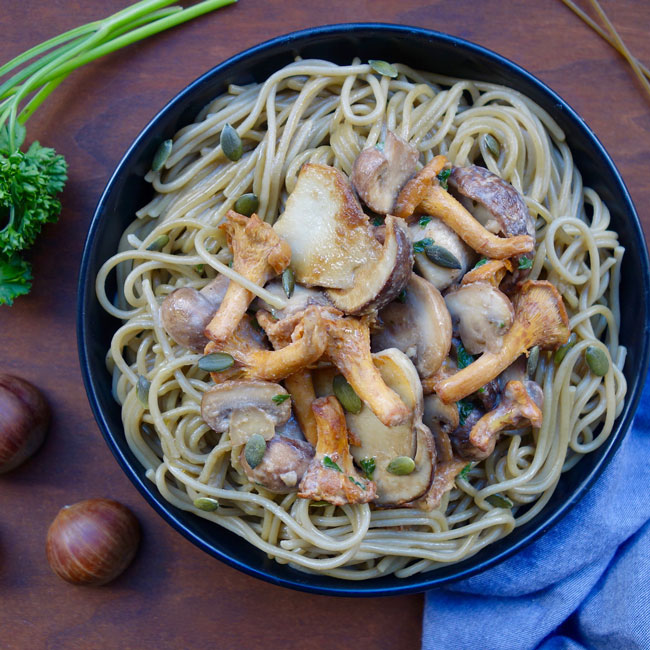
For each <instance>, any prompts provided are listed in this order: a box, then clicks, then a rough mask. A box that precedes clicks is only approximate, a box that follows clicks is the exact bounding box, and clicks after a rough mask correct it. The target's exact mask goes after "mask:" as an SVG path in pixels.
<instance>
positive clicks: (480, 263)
mask: <svg viewBox="0 0 650 650" xmlns="http://www.w3.org/2000/svg"><path fill="white" fill-rule="evenodd" d="M483 264H487V258H486V257H482V258H481V259H480V260H479V261H478V262H476V264H474V268H475V269H477V268H478V267H479V266H483Z"/></svg>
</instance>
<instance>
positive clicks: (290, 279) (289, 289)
mask: <svg viewBox="0 0 650 650" xmlns="http://www.w3.org/2000/svg"><path fill="white" fill-rule="evenodd" d="M282 288H283V289H284V293H285V294H286V295H287V298H291V296H293V290H294V289H295V288H296V277H295V275H294V274H293V271H292V270H291V269H290V268H286V269H284V271H282Z"/></svg>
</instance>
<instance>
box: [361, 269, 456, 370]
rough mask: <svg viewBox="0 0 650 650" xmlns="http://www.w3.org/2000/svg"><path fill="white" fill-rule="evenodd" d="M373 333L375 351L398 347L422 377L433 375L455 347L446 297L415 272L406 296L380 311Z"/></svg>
mask: <svg viewBox="0 0 650 650" xmlns="http://www.w3.org/2000/svg"><path fill="white" fill-rule="evenodd" d="M379 319H380V323H381V325H380V327H379V329H377V330H376V331H374V332H373V334H372V347H373V349H374V350H376V351H379V350H385V349H386V348H397V349H398V350H401V351H402V352H404V353H405V354H406V356H407V357H409V359H411V361H413V363H414V364H415V367H416V368H417V370H418V373H419V375H420V377H422V378H424V377H430V376H431V375H433V373H434V372H436V370H438V368H440V366H441V365H442V362H443V361H444V359H445V357H446V356H447V355H448V354H449V349H450V347H451V318H450V316H449V312H448V311H447V306H446V305H445V301H444V298H443V297H442V296H441V295H440V292H439V291H438V290H437V289H436V288H435V287H434V286H433V285H432V284H431V283H430V282H427V280H425V279H423V278H421V277H419V276H417V275H415V274H412V275H411V279H410V280H409V283H408V285H407V286H406V290H405V292H404V296H403V298H401V299H400V300H399V301H394V302H392V303H390V304H389V305H387V306H386V307H384V308H383V309H382V310H381V311H380V312H379Z"/></svg>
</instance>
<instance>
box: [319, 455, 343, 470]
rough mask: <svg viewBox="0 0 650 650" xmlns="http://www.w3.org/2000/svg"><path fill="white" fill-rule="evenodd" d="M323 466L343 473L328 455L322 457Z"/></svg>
mask: <svg viewBox="0 0 650 650" xmlns="http://www.w3.org/2000/svg"><path fill="white" fill-rule="evenodd" d="M323 467H327V469H333V470H335V471H337V472H341V473H343V470H342V469H341V468H340V467H339V466H338V465H337V464H336V463H335V462H334V461H333V460H332V459H331V458H330V457H329V456H325V457H324V458H323Z"/></svg>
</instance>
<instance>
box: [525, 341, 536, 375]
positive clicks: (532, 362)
mask: <svg viewBox="0 0 650 650" xmlns="http://www.w3.org/2000/svg"><path fill="white" fill-rule="evenodd" d="M538 363H539V345H536V346H535V347H532V348H530V351H529V353H528V360H527V361H526V374H527V375H528V376H529V377H532V376H533V375H534V374H535V371H536V370H537V364H538Z"/></svg>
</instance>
